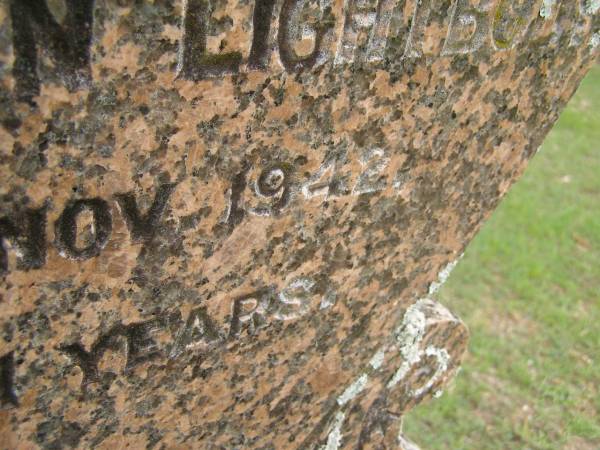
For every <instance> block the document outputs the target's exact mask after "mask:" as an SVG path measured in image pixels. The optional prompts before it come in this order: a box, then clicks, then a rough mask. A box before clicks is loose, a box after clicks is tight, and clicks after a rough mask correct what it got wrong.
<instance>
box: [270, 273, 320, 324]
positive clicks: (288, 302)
mask: <svg viewBox="0 0 600 450" xmlns="http://www.w3.org/2000/svg"><path fill="white" fill-rule="evenodd" d="M314 286H315V282H314V281H313V280H311V279H309V278H297V279H295V280H293V281H292V282H291V283H290V284H289V285H288V287H286V288H285V289H284V290H283V291H281V292H280V293H279V304H278V308H277V311H276V312H275V314H274V316H275V318H276V319H278V320H293V319H297V318H299V317H302V316H304V315H305V314H306V313H308V310H309V306H310V297H311V295H312V294H313V288H314Z"/></svg>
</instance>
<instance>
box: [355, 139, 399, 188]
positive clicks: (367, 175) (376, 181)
mask: <svg viewBox="0 0 600 450" xmlns="http://www.w3.org/2000/svg"><path fill="white" fill-rule="evenodd" d="M360 162H361V164H362V165H363V167H365V171H364V172H363V173H361V174H360V176H359V177H358V180H357V182H356V185H355V186H354V189H352V194H354V195H360V194H369V193H372V192H378V191H382V190H383V189H385V187H386V179H385V176H383V175H381V173H382V172H383V171H384V170H385V168H386V167H387V166H388V164H389V162H390V158H389V157H388V156H387V155H386V154H385V151H384V150H383V149H381V148H374V149H370V150H368V151H366V152H365V153H364V154H363V156H362V157H361V160H360Z"/></svg>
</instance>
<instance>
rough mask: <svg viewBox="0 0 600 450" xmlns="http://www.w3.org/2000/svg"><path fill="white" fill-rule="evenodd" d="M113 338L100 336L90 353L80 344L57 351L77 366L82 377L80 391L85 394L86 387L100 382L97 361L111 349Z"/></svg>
mask: <svg viewBox="0 0 600 450" xmlns="http://www.w3.org/2000/svg"><path fill="white" fill-rule="evenodd" d="M112 339H113V337H112V336H111V335H104V336H101V337H100V338H99V339H98V340H97V341H96V342H94V344H92V348H91V349H90V351H89V352H88V351H86V350H85V349H84V348H83V345H81V344H80V343H78V342H77V343H74V344H67V345H61V346H60V347H59V348H58V349H59V350H60V351H61V352H63V353H65V354H66V355H67V356H68V357H69V358H70V359H71V360H72V361H73V363H74V364H75V365H77V366H79V368H80V369H81V372H82V374H83V377H82V379H81V389H82V390H83V391H84V392H85V390H86V389H87V385H88V384H90V383H97V382H99V381H100V374H99V371H98V361H100V358H102V355H103V354H104V352H105V351H106V350H108V349H109V348H111V346H112V345H113V343H112Z"/></svg>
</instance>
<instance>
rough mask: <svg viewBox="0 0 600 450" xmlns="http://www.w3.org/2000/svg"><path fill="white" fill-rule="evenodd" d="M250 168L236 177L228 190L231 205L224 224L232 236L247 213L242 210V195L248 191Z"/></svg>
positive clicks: (245, 168)
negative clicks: (247, 179)
mask: <svg viewBox="0 0 600 450" xmlns="http://www.w3.org/2000/svg"><path fill="white" fill-rule="evenodd" d="M248 170H249V168H248V166H245V167H244V168H243V169H242V170H241V171H240V172H239V173H237V174H236V175H235V177H234V178H233V181H232V183H231V188H230V189H229V190H228V194H229V204H228V206H227V211H226V212H225V219H224V223H225V224H226V225H227V230H226V231H227V233H229V234H231V233H232V232H233V230H234V229H235V227H236V226H238V225H239V224H240V223H242V220H244V216H245V214H246V213H245V211H244V208H242V193H243V192H244V190H245V189H246V184H247V183H246V174H247V173H248Z"/></svg>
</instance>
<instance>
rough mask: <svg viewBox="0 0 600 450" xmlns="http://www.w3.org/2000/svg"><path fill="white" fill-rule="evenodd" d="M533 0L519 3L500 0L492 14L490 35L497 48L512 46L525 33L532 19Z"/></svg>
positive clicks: (506, 48)
mask: <svg viewBox="0 0 600 450" xmlns="http://www.w3.org/2000/svg"><path fill="white" fill-rule="evenodd" d="M535 3H536V1H535V0H524V1H521V2H520V4H518V3H516V2H514V1H512V0H511V1H509V0H500V2H499V3H498V6H497V7H496V11H495V14H494V22H493V27H492V36H493V41H494V46H495V47H496V49H497V50H508V49H510V48H513V47H514V46H515V45H516V44H517V43H518V41H520V40H521V38H522V37H523V36H524V35H525V31H526V30H527V27H528V26H529V23H530V21H531V19H532V12H533V7H534V6H535Z"/></svg>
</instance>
